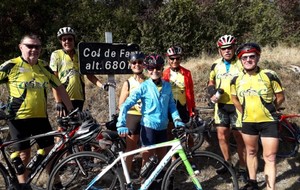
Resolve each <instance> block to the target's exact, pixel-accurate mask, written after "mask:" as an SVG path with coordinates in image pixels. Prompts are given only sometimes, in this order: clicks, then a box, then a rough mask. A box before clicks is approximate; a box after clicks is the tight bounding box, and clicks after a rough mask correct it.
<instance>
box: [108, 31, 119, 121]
mask: <svg viewBox="0 0 300 190" xmlns="http://www.w3.org/2000/svg"><path fill="white" fill-rule="evenodd" d="M105 42H106V43H112V42H113V40H112V33H111V32H105ZM107 80H108V82H111V83H115V75H111V74H109V75H108V79H107ZM108 97H109V98H108V105H109V120H112V115H113V114H116V91H115V89H113V88H112V87H109V90H108Z"/></svg>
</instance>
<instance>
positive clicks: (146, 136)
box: [140, 126, 168, 146]
mask: <svg viewBox="0 0 300 190" xmlns="http://www.w3.org/2000/svg"><path fill="white" fill-rule="evenodd" d="M140 139H141V143H142V145H143V146H150V145H154V144H158V143H162V142H166V141H168V138H167V129H165V130H161V131H159V130H155V129H151V128H149V127H145V126H141V137H140Z"/></svg>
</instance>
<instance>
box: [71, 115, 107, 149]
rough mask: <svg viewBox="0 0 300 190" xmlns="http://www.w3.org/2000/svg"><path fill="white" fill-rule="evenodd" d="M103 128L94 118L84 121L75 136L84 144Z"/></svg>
mask: <svg viewBox="0 0 300 190" xmlns="http://www.w3.org/2000/svg"><path fill="white" fill-rule="evenodd" d="M100 130H101V127H100V125H99V124H98V123H97V122H96V121H95V120H93V119H90V120H87V121H84V122H83V123H82V124H81V125H80V127H79V128H78V130H77V131H76V132H75V135H74V138H75V139H76V140H77V141H78V142H79V143H80V144H84V143H86V142H88V141H90V140H92V139H94V138H95V137H96V136H97V134H98V132H99V131H100Z"/></svg>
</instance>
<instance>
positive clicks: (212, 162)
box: [162, 151, 239, 190]
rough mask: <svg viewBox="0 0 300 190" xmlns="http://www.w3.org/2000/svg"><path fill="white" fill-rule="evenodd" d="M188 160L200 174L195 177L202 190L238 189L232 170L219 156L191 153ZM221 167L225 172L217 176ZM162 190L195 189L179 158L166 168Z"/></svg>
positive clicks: (207, 153) (198, 152)
mask: <svg viewBox="0 0 300 190" xmlns="http://www.w3.org/2000/svg"><path fill="white" fill-rule="evenodd" d="M188 159H189V161H190V162H191V163H192V164H193V165H194V166H195V167H196V168H197V170H199V172H200V173H199V174H197V175H196V176H197V179H198V180H199V182H200V184H201V186H202V188H203V189H204V190H206V189H209V190H215V189H216V190H217V189H233V190H238V189H239V187H238V180H237V177H236V174H235V171H234V169H233V168H232V167H230V165H229V164H228V163H227V162H225V161H224V159H223V158H221V157H220V156H219V155H216V154H214V153H212V152H208V151H197V152H193V153H192V156H189V158H188ZM221 165H223V166H224V167H225V168H226V171H225V172H224V173H223V174H217V172H216V170H217V169H218V168H219V167H220V166H221ZM162 189H168V190H172V189H185V190H191V189H196V188H195V187H194V184H193V182H192V181H191V179H190V177H189V175H188V173H187V171H186V168H185V166H184V164H183V161H182V160H181V159H180V158H178V159H176V160H175V161H174V162H172V164H171V165H170V167H169V168H168V170H167V172H166V174H165V176H164V178H163V182H162Z"/></svg>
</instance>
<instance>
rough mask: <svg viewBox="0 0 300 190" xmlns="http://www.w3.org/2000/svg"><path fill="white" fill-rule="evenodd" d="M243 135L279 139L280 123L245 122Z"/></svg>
mask: <svg viewBox="0 0 300 190" xmlns="http://www.w3.org/2000/svg"><path fill="white" fill-rule="evenodd" d="M242 133H244V134H247V135H260V136H261V137H274V138H278V122H277V121H272V122H261V123H250V122H243V127H242Z"/></svg>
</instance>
